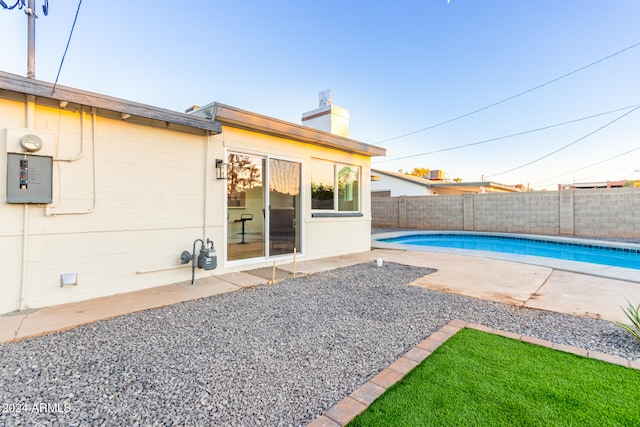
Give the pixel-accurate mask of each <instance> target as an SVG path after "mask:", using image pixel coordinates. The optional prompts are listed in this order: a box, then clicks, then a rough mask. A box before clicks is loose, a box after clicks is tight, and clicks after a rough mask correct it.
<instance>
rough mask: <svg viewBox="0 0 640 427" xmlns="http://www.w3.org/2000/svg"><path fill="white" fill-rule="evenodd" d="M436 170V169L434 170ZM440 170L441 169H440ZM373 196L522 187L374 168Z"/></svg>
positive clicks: (500, 190)
mask: <svg viewBox="0 0 640 427" xmlns="http://www.w3.org/2000/svg"><path fill="white" fill-rule="evenodd" d="M432 172H435V171H432ZM438 172H439V171H438ZM371 174H372V180H371V194H372V196H373V197H397V196H430V195H445V194H463V193H516V192H520V191H522V188H520V187H517V186H513V185H506V184H501V183H499V182H493V181H483V182H451V181H448V180H446V181H445V180H441V179H438V180H436V179H426V178H420V177H417V176H412V175H404V174H398V173H395V172H389V171H383V170H379V169H372V171H371Z"/></svg>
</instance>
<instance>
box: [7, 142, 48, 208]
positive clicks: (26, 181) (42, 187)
mask: <svg viewBox="0 0 640 427" xmlns="http://www.w3.org/2000/svg"><path fill="white" fill-rule="evenodd" d="M52 176H53V157H49V156H34V155H32V154H15V153H8V154H7V203H51V188H52V187H51V178H52Z"/></svg>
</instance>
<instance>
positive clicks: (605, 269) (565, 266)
mask: <svg viewBox="0 0 640 427" xmlns="http://www.w3.org/2000/svg"><path fill="white" fill-rule="evenodd" d="M438 234H450V235H451V234H460V235H486V236H498V237H510V238H523V239H539V240H548V241H552V242H563V243H576V244H581V245H594V246H611V247H618V248H623V249H633V250H638V251H640V244H637V243H629V242H616V241H611V240H595V239H583V238H575V237H573V238H572V237H561V236H546V235H541V234H519V233H489V232H480V231H444V230H441V231H429V230H411V231H393V232H386V233H378V234H372V235H371V247H372V248H377V249H396V250H412V251H418V252H435V253H445V254H455V255H467V256H475V257H481V258H490V259H499V260H503V261H512V262H519V263H523V264H533V265H539V266H543V267H549V268H553V269H555V270H564V271H570V272H574V273H582V274H588V275H591V276H597V277H605V278H608V279H617V280H624V281H628V282H636V283H640V270H636V269H633V268H624V267H614V266H608V265H603V264H593V263H588V262H579V261H568V260H561V259H555V258H547V257H539V256H533V255H520V254H509V253H504V252H492V251H478V250H473V249H458V248H443V247H436V246H420V245H410V244H401V243H390V242H381V241H379V240H378V239H390V238H396V237H405V236H411V235H438Z"/></svg>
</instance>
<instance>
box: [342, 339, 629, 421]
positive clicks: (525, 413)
mask: <svg viewBox="0 0 640 427" xmlns="http://www.w3.org/2000/svg"><path fill="white" fill-rule="evenodd" d="M451 425H464V426H468V425H482V426H506V425H518V426H550V425H572V426H640V371H638V370H636V369H629V368H624V367H622V366H618V365H612V364H609V363H605V362H601V361H599V360H593V359H587V358H584V357H580V356H576V355H574V354H570V353H564V352H561V351H556V350H552V349H549V348H544V347H539V346H536V345H532V344H529V343H525V342H521V341H516V340H512V339H509V338H505V337H502V336H497V335H493V334H488V333H485V332H480V331H477V330H474V329H462V330H461V331H460V332H458V333H457V334H455V335H454V336H453V337H451V338H449V340H447V342H446V343H445V344H443V345H442V346H440V347H439V348H438V349H437V350H436V351H435V352H434V353H433V354H432V355H431V356H429V357H428V358H427V359H425V360H424V361H423V362H422V363H421V364H420V365H419V366H417V367H416V368H415V369H414V370H413V371H411V372H410V373H409V374H407V375H406V376H405V377H404V379H403V380H402V381H400V382H399V383H397V384H396V385H394V386H393V387H391V388H390V389H389V390H387V392H386V393H385V394H383V395H382V396H380V397H379V398H378V399H377V400H376V401H375V402H373V404H372V405H371V406H370V407H369V408H368V409H367V410H365V411H364V412H363V413H362V414H360V415H359V416H357V417H356V418H355V419H354V420H353V421H352V422H351V423H350V424H349V427H355V426H367V427H371V426H385V427H386V426H402V427H407V426H451Z"/></svg>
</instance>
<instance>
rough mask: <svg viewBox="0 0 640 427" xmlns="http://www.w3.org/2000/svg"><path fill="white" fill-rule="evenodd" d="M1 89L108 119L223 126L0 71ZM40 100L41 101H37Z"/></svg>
mask: <svg viewBox="0 0 640 427" xmlns="http://www.w3.org/2000/svg"><path fill="white" fill-rule="evenodd" d="M0 89H3V90H6V91H10V92H17V93H22V94H25V95H33V96H35V97H36V103H40V104H44V105H47V104H51V100H53V101H55V102H56V103H60V102H65V103H71V104H78V105H80V106H86V107H91V108H96V109H97V113H98V114H100V115H104V116H107V117H112V116H113V114H112V113H111V114H110V113H108V112H115V113H118V114H119V115H120V116H122V115H130V116H132V117H133V116H135V117H140V118H143V119H149V120H151V121H152V122H153V121H159V122H166V123H167V124H174V125H178V126H181V127H186V128H195V129H199V130H202V131H207V132H208V133H211V134H218V133H220V132H222V126H221V125H220V124H219V123H216V122H213V121H211V120H207V119H206V118H202V117H197V116H193V115H190V114H185V113H179V112H176V111H171V110H167V109H164V108H158V107H153V106H151V105H146V104H140V103H137V102H132V101H127V100H124V99H120V98H114V97H111V96H106V95H101V94H98V93H93V92H87V91H83V90H80V89H75V88H71V87H66V86H60V85H56V86H55V88H54V86H53V84H51V83H48V82H43V81H40V80H34V79H29V78H26V77H22V76H18V75H15V74H10V73H6V72H3V71H0ZM39 98H43V99H42V100H40V99H39ZM47 100H48V102H47ZM101 110H104V111H101Z"/></svg>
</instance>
